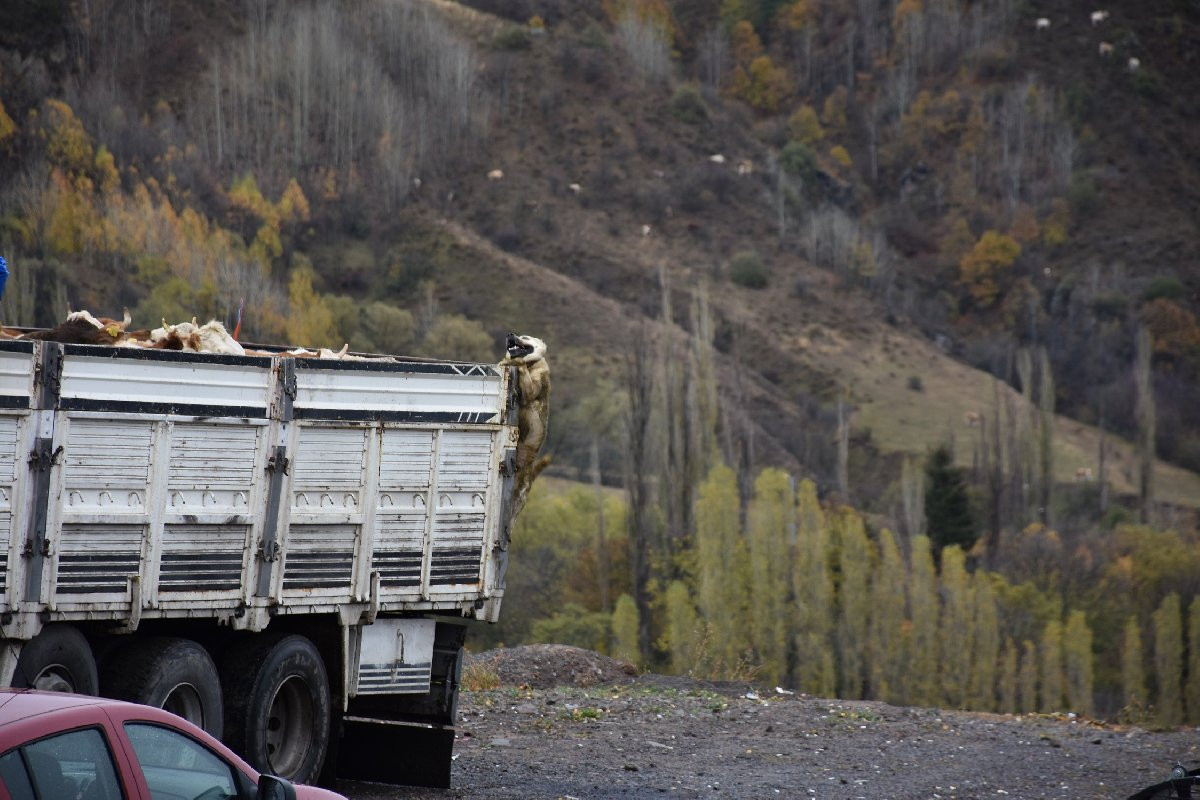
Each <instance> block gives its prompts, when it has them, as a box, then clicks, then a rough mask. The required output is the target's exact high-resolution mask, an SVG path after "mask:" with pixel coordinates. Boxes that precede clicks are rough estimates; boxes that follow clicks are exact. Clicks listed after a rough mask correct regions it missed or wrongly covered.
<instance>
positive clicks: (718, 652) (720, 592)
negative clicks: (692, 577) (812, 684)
mask: <svg viewBox="0 0 1200 800" xmlns="http://www.w3.org/2000/svg"><path fill="white" fill-rule="evenodd" d="M740 517H741V504H740V503H739V501H738V486H737V476H736V475H735V474H734V472H733V470H732V469H730V468H729V467H727V466H725V465H724V464H718V465H717V466H715V467H713V468H712V469H711V470H709V473H708V477H707V478H706V479H705V481H704V483H702V484H701V485H700V490H699V495H698V499H697V501H696V557H697V572H698V574H699V585H698V591H697V593H696V599H697V606H698V607H699V609H700V614H701V616H702V617H703V618H704V620H705V622H707V623H708V625H709V628H710V630H711V632H712V637H711V640H710V645H711V649H712V655H713V658H714V662H715V664H714V666H715V669H716V671H717V674H719V675H724V676H727V677H728V676H732V675H733V674H734V672H735V671H736V670H737V669H738V667H739V665H740V664H741V663H742V662H743V660H744V659H745V658H746V656H747V652H748V650H749V649H750V631H749V626H747V625H746V619H747V616H746V615H747V606H748V603H747V599H748V598H747V594H748V592H747V590H748V586H747V577H746V576H747V567H746V547H745V542H744V541H743V540H742V536H741V525H740Z"/></svg>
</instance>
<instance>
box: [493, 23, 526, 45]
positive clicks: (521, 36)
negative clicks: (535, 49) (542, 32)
mask: <svg viewBox="0 0 1200 800" xmlns="http://www.w3.org/2000/svg"><path fill="white" fill-rule="evenodd" d="M532 41H533V39H532V37H531V36H530V35H529V29H528V28H522V27H518V26H516V25H506V26H505V27H504V29H503V30H501V31H500V32H499V33H497V34H496V37H495V38H494V39H492V46H493V47H495V48H496V49H497V50H528V49H529V45H530V44H531V43H532Z"/></svg>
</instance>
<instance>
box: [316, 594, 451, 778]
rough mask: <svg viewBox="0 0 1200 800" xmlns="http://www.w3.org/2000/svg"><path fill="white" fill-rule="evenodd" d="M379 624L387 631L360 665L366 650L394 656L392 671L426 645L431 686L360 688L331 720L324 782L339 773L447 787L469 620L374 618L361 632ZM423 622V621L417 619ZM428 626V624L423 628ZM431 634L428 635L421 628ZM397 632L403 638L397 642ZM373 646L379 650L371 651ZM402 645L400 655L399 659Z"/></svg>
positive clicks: (387, 656)
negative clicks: (417, 689)
mask: <svg viewBox="0 0 1200 800" xmlns="http://www.w3.org/2000/svg"><path fill="white" fill-rule="evenodd" d="M380 623H399V624H396V625H392V624H389V625H387V627H385V628H384V629H383V630H389V631H391V634H390V636H380V637H378V640H377V641H376V643H375V644H374V645H371V646H370V647H368V645H366V643H365V640H364V644H363V645H362V649H361V653H364V654H368V655H366V656H361V655H360V663H363V662H366V661H367V659H368V658H376V657H377V656H372V655H369V653H371V652H377V653H379V655H378V657H379V658H388V659H391V662H390V663H392V664H393V665H394V666H395V669H396V673H397V675H400V674H402V671H403V669H404V668H403V664H404V663H405V661H406V660H410V659H415V657H416V653H417V651H416V650H415V649H413V648H416V647H421V648H424V647H426V642H427V643H428V647H429V649H428V650H422V651H421V652H424V654H425V655H424V656H423V657H424V658H425V659H426V660H427V662H428V673H429V678H428V685H427V688H426V690H425V691H423V692H421V693H415V692H410V693H403V694H400V693H388V694H380V693H371V692H362V691H361V688H362V687H361V684H360V691H359V692H358V693H357V694H356V695H355V696H354V697H351V698H349V699H348V701H347V705H346V707H345V710H344V712H343V713H342V714H340V715H338V717H337V719H336V720H335V734H336V735H335V736H334V737H332V740H331V743H330V744H331V748H332V749H331V753H330V756H329V757H328V759H327V760H326V770H325V773H324V774H323V775H322V780H323V781H324V782H330V781H333V780H337V779H343V780H359V781H375V782H378V783H391V784H403V785H409V786H430V787H436V788H448V787H449V785H450V764H451V761H452V759H451V755H452V753H453V749H454V734H455V729H454V723H455V721H456V719H457V716H458V687H459V680H460V677H461V673H462V655H463V644H464V642H465V641H466V626H465V625H464V624H462V623H461V622H459V621H456V620H450V619H446V618H439V619H437V620H436V621H435V620H432V619H428V618H424V619H418V618H408V619H395V620H387V619H378V620H376V622H375V624H374V625H372V626H367V627H366V628H365V629H364V633H365V632H366V631H369V630H370V629H371V628H374V627H376V626H378V625H380ZM414 623H420V625H414ZM428 624H431V625H433V627H432V628H431V629H428V628H426V627H425V626H426V625H428ZM426 630H428V631H429V633H430V634H431V636H430V638H429V639H428V640H425V639H424V638H423V637H424V635H425V631H426ZM400 635H404V636H405V637H406V638H407V639H408V641H407V642H405V643H404V644H403V645H402V644H401V643H400V641H399V638H400ZM375 646H379V647H381V648H383V649H382V650H380V651H376V650H374V647H375ZM400 647H403V648H404V653H403V656H404V658H403V659H398V658H396V657H397V656H398V655H400V653H399V649H400Z"/></svg>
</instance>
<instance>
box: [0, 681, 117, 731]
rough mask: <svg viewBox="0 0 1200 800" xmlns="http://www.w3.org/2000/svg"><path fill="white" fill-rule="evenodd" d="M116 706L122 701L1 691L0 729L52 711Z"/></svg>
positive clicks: (46, 693) (73, 695)
mask: <svg viewBox="0 0 1200 800" xmlns="http://www.w3.org/2000/svg"><path fill="white" fill-rule="evenodd" d="M114 704H120V701H118V700H107V699H105V698H103V697H91V696H89V695H82V694H67V693H65V692H41V691H38V690H36V689H0V727H3V726H5V725H11V724H12V723H14V722H19V721H20V720H23V719H28V718H29V717H32V716H36V715H39V714H46V713H49V712H51V711H61V710H63V709H67V708H79V707H82V706H96V705H100V706H103V705H114Z"/></svg>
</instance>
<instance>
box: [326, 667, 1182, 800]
mask: <svg viewBox="0 0 1200 800" xmlns="http://www.w3.org/2000/svg"><path fill="white" fill-rule="evenodd" d="M466 674H467V675H468V677H478V676H493V677H498V678H499V685H498V686H497V687H496V688H493V689H487V690H483V691H469V692H464V693H463V696H462V700H461V702H460V705H459V713H460V734H459V737H458V739H457V741H456V744H455V761H454V766H453V773H452V783H453V785H452V787H451V788H450V789H445V790H432V789H410V788H396V787H383V786H378V785H370V784H346V785H343V786H341V787H340V790H341V791H342V792H343V793H345V794H346V795H347V796H348V797H350V798H351V800H384V798H389V799H390V798H418V799H419V800H435V799H436V800H449V798H463V799H464V800H499V799H500V798H505V799H507V798H609V797H613V798H616V797H621V798H651V797H655V798H657V797H683V798H690V797H706V798H723V797H731V798H773V797H780V798H831V799H833V798H838V799H842V798H844V799H845V800H854V799H855V798H870V799H871V800H875V799H876V798H895V799H896V800H900V799H901V798H912V799H913V800H916V799H917V798H920V799H921V800H931V799H936V798H1071V799H1072V800H1076V799H1077V798H1126V797H1128V796H1129V795H1131V794H1133V793H1135V792H1137V791H1139V790H1140V789H1143V788H1145V787H1146V786H1148V785H1150V784H1153V783H1158V782H1159V781H1162V780H1165V779H1166V778H1167V777H1168V773H1169V771H1170V769H1171V766H1172V765H1173V764H1174V763H1176V762H1181V763H1183V764H1185V765H1186V766H1188V767H1194V766H1197V765H1198V764H1200V736H1198V735H1197V732H1196V731H1195V730H1192V729H1188V730H1178V731H1169V732H1152V731H1148V730H1145V729H1142V728H1137V727H1123V726H1117V725H1112V724H1107V723H1101V722H1096V721H1092V720H1087V719H1079V718H1075V717H1073V716H1071V715H1040V714H1039V715H1022V716H1010V715H1004V714H981V713H969V712H960V711H946V710H942V709H934V708H903V707H897V706H891V705H888V704H886V703H880V702H850V701H843V700H824V699H819V698H815V697H808V696H805V695H801V694H791V693H787V692H783V691H780V690H777V689H775V688H774V687H763V686H756V685H751V684H748V683H711V682H703V681H693V680H687V679H683V678H674V677H665V676H659V675H637V674H634V670H633V669H632V668H630V667H629V666H628V665H625V664H622V663H620V662H618V661H614V660H612V659H609V658H606V657H604V656H600V655H597V654H596V653H592V652H589V651H586V650H581V649H579V648H573V647H564V646H559V645H532V646H526V647H515V648H509V649H504V650H494V651H488V652H485V653H480V654H477V655H475V656H473V657H471V658H470V660H469V662H468V669H467V673H466Z"/></svg>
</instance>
